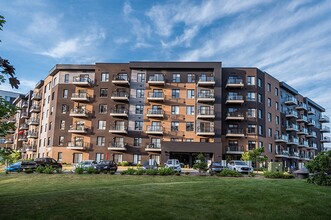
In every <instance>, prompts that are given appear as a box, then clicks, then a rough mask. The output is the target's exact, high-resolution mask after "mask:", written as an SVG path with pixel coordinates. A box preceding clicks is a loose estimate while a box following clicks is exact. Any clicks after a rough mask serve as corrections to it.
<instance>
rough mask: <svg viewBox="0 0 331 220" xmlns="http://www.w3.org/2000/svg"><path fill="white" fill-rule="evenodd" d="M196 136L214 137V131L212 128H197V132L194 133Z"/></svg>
mask: <svg viewBox="0 0 331 220" xmlns="http://www.w3.org/2000/svg"><path fill="white" fill-rule="evenodd" d="M196 134H197V135H200V136H214V135H215V131H214V127H208V126H207V127H200V126H198V127H197V131H196Z"/></svg>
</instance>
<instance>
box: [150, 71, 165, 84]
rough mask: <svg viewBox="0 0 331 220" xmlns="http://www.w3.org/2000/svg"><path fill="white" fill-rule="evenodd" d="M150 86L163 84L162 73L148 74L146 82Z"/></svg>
mask: <svg viewBox="0 0 331 220" xmlns="http://www.w3.org/2000/svg"><path fill="white" fill-rule="evenodd" d="M147 83H148V84H149V85H150V86H164V84H165V79H164V75H162V74H156V75H154V76H150V77H149V78H148V82H147Z"/></svg>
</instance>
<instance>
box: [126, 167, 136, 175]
mask: <svg viewBox="0 0 331 220" xmlns="http://www.w3.org/2000/svg"><path fill="white" fill-rule="evenodd" d="M136 171H137V170H135V169H133V168H128V169H127V170H126V172H127V173H126V174H128V175H135V174H136Z"/></svg>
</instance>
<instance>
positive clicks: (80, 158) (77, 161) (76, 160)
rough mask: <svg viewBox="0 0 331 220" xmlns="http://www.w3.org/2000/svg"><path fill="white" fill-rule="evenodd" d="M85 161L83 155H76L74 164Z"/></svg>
mask: <svg viewBox="0 0 331 220" xmlns="http://www.w3.org/2000/svg"><path fill="white" fill-rule="evenodd" d="M82 160H83V154H82V153H74V155H73V160H72V162H73V163H80V162H81V161H82Z"/></svg>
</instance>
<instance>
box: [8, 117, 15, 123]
mask: <svg viewBox="0 0 331 220" xmlns="http://www.w3.org/2000/svg"><path fill="white" fill-rule="evenodd" d="M8 123H13V124H15V123H16V119H15V118H9V119H8Z"/></svg>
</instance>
